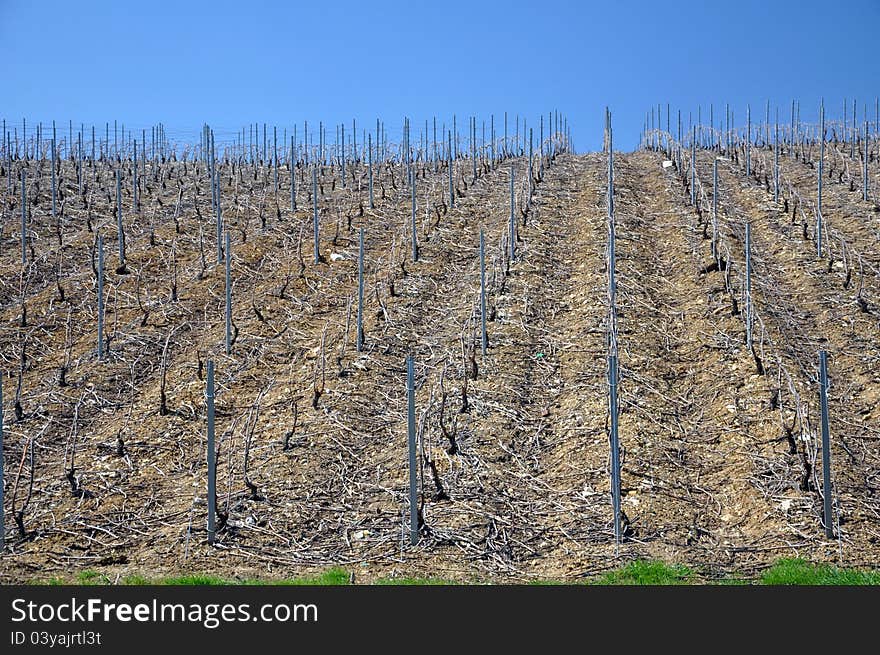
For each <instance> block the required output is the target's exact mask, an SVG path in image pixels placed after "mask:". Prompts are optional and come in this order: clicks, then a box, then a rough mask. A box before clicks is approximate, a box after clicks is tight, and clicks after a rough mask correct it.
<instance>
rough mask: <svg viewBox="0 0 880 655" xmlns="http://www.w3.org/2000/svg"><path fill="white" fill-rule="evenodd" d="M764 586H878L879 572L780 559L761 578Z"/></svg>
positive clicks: (879, 583) (879, 582)
mask: <svg viewBox="0 0 880 655" xmlns="http://www.w3.org/2000/svg"><path fill="white" fill-rule="evenodd" d="M761 584H765V585H880V571H861V570H859V569H840V568H837V567H836V566H831V565H830V564H813V563H811V562H807V561H806V560H802V559H782V560H779V561H778V562H776V564H774V565H773V566H772V567H771V568H769V569H767V571H765V572H764V574H763V575H762V576H761Z"/></svg>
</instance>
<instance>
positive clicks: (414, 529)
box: [406, 355, 419, 546]
mask: <svg viewBox="0 0 880 655" xmlns="http://www.w3.org/2000/svg"><path fill="white" fill-rule="evenodd" d="M406 396H407V424H406V433H407V441H408V445H409V539H410V543H411V544H412V545H413V546H415V545H416V544H417V543H418V541H419V513H418V507H417V501H418V489H417V478H416V473H417V472H416V391H415V374H414V372H413V358H412V355H409V356H407V358H406Z"/></svg>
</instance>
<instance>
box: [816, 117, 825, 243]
mask: <svg viewBox="0 0 880 655" xmlns="http://www.w3.org/2000/svg"><path fill="white" fill-rule="evenodd" d="M824 165H825V103H824V101H823V102H822V103H821V104H820V105H819V174H818V177H817V182H816V187H817V201H816V254H817V255H818V256H819V257H822V172H823V171H824Z"/></svg>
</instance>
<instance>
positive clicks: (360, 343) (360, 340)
mask: <svg viewBox="0 0 880 655" xmlns="http://www.w3.org/2000/svg"><path fill="white" fill-rule="evenodd" d="M363 349H364V228H361V231H360V238H359V240H358V308H357V351H358V352H361V351H362V350H363Z"/></svg>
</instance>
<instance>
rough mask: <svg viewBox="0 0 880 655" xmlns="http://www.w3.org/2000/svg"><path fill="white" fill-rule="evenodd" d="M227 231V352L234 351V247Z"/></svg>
mask: <svg viewBox="0 0 880 655" xmlns="http://www.w3.org/2000/svg"><path fill="white" fill-rule="evenodd" d="M229 242H230V239H229V231H228V230H227V232H226V354H227V355H229V354H231V353H232V248H231V247H230V243H229Z"/></svg>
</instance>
